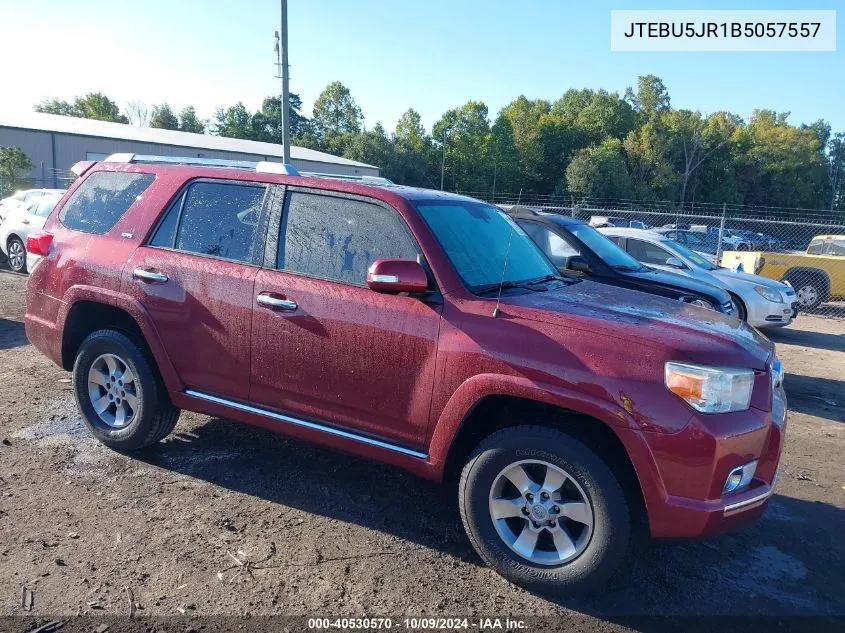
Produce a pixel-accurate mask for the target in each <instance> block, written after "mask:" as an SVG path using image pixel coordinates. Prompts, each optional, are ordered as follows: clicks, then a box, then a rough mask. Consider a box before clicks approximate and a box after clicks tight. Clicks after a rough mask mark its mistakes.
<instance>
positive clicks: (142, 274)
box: [132, 268, 168, 284]
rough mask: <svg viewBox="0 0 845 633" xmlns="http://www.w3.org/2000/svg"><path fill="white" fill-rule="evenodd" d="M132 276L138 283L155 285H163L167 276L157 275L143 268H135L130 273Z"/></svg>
mask: <svg viewBox="0 0 845 633" xmlns="http://www.w3.org/2000/svg"><path fill="white" fill-rule="evenodd" d="M132 276H133V277H134V278H135V279H138V280H139V281H147V282H151V283H156V284H163V283H166V282H167V280H168V277H167V275H165V274H164V273H157V272H155V271H152V270H145V269H144V268H136V269H135V270H133V271H132Z"/></svg>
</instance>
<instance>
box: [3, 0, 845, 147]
mask: <svg viewBox="0 0 845 633" xmlns="http://www.w3.org/2000/svg"><path fill="white" fill-rule="evenodd" d="M840 6H843V5H842V2H841V1H836V0H815V1H814V2H813V3H812V5H811V6H808V5H807V3H806V2H803V1H801V0H792V1H788V0H769V1H766V2H762V1H743V0H734V1H732V2H727V1H719V0H707V1H705V0H699V1H697V2H683V1H674V2H670V1H662V2H661V1H657V0H651V1H649V2H645V1H643V2H632V1H625V0H616V1H615V2H607V1H605V0H591V1H590V2H576V1H574V0H566V1H564V0H544V1H542V2H541V1H530V0H529V1H525V2H520V3H516V2H512V1H505V0H487V1H483V0H414V1H411V0H392V1H389V0H352V1H350V0H347V1H340V0H289V22H290V62H291V90H292V91H293V92H296V93H298V94H299V95H300V96H301V97H302V100H303V102H304V105H305V108H304V110H305V112H306V114H310V110H311V106H312V105H313V102H314V100H315V99H316V97H317V96H318V95H319V93H320V91H321V90H322V89H323V87H325V85H326V84H328V83H329V82H331V81H333V80H339V81H341V82H343V83H344V84H346V85H347V86H349V88H350V89H351V91H352V95H353V96H354V98H355V99H356V100H357V102H358V104H359V105H360V106H361V108H362V109H363V111H364V114H365V116H366V121H367V124H368V125H372V124H374V123H375V122H376V121H377V120H378V121H381V122H382V123H383V124H384V125H385V127H387V128H388V129H392V128H393V127H394V125H395V123H396V119H397V118H398V117H399V115H400V114H401V113H402V112H403V111H405V110H406V109H407V108H408V107H411V106H412V107H414V108H416V109H417V110H418V111H419V112H420V113H421V114H422V117H423V122H424V123H425V124H426V126H428V127H430V126H431V125H432V124H433V123H434V122H435V121H436V120H437V119H438V118H439V116H440V115H441V114H442V113H443V112H444V111H445V110H447V109H449V108H452V107H456V106H459V105H461V104H463V103H465V102H466V101H467V100H470V99H473V100H480V101H484V102H485V103H486V104H487V105H488V107H489V109H490V114H491V118H492V117H493V116H495V114H496V112H497V111H498V110H499V108H501V107H502V106H504V105H506V104H507V103H508V102H509V101H511V100H512V99H514V98H515V97H516V96H518V95H520V94H525V95H526V96H528V97H532V98H533V97H543V98H547V99H551V100H553V99H556V98H557V97H559V96H560V95H561V94H562V93H563V92H564V91H565V90H567V89H569V88H582V87H589V88H604V89H606V90H610V91H619V92H620V93H622V92H624V90H625V88H626V86H629V85H634V84H635V82H636V78H637V76H638V75H642V74H655V75H658V76H660V77H661V78H662V79H663V81H664V82H665V84H666V86H667V87H668V89H669V92H670V94H671V96H672V103H673V105H675V106H676V107H684V108H691V109H699V110H701V111H703V112H712V111H715V110H721V109H727V110H730V111H732V112H736V113H738V114H740V115H742V116H744V117H747V116H748V115H750V113H751V111H752V110H753V109H754V108H761V107H765V108H771V109H774V110H778V111H790V112H792V115H791V117H790V120H791V121H792V122H793V123H810V122H812V121H814V120H816V119H819V118H824V119H827V120H828V121H830V123H831V124H832V125H833V128H834V130H842V131H845V105H844V104H845V54H843V52H842V51H841V43H840V47H839V48H840V50H838V51H837V52H815V53H625V52H615V53H612V52H610V37H609V28H610V10H611V9H672V8H674V9H681V8H689V9H705V8H706V9H766V8H769V9H802V8H813V9H836V8H839V7H840ZM843 13H845V11H840V12H839V15H837V20H838V26H840V27H841V25H842V14H843ZM278 21H279V5H278V2H277V1H276V0H241V1H240V2H237V1H235V0H143V1H142V2H131V3H130V2H114V1H113V0H112V1H109V2H105V1H97V0H73V1H72V2H67V1H66V0H52V1H48V0H26V1H24V0H0V24H2V25H3V28H2V31H3V34H2V37H0V59H1V60H3V61H2V68H3V71H2V76H3V78H2V85H3V91H2V96H0V121H2V115H3V113H8V112H14V111H22V110H28V109H30V108H31V107H32V104H33V103H36V102H38V101H40V100H41V99H42V98H44V97H47V96H55V97H60V98H65V99H69V98H72V97H73V96H74V95H76V94H83V93H85V92H92V91H100V92H105V93H106V94H108V95H109V96H111V97H112V98H113V99H115V100H116V101H117V102H118V104H120V105H121V106H122V105H124V104H125V103H126V102H128V101H133V100H139V101H144V102H147V103H158V102H162V101H168V102H169V103H170V104H171V106H173V107H174V108H176V109H179V108H181V107H183V106H185V105H188V104H193V105H195V106H196V107H197V109H198V111H199V113H200V114H201V115H202V116H210V115H211V114H212V112H213V110H214V108H215V106H218V105H229V104H232V103H234V102H236V101H238V100H241V101H243V102H244V103H245V104H246V105H247V106H248V107H249V108H250V109H256V108H258V107H259V106H260V103H261V99H262V98H263V97H264V96H265V95H268V94H270V93H273V92H276V91H278V90H279V87H278V81H277V80H276V79H274V77H273V75H274V72H275V68H274V66H273V62H274V61H275V58H274V53H273V31H274V30H276V29H277V28H278ZM10 25H13V26H12V27H11V28H10ZM838 30H840V31H841V30H842V29H841V28H840V29H838ZM839 40H840V42H841V38H839Z"/></svg>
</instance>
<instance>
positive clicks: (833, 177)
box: [828, 132, 845, 211]
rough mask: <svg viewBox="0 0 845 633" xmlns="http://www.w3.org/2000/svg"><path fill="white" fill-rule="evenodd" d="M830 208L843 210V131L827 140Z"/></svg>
mask: <svg viewBox="0 0 845 633" xmlns="http://www.w3.org/2000/svg"><path fill="white" fill-rule="evenodd" d="M828 163H829V165H830V166H829V174H830V176H829V179H830V210H831V211H833V210H838V211H845V132H838V133H837V134H836V135H835V136H834V137H833V138H832V139H830V141H829V142H828Z"/></svg>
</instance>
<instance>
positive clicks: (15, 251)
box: [9, 239, 26, 271]
mask: <svg viewBox="0 0 845 633" xmlns="http://www.w3.org/2000/svg"><path fill="white" fill-rule="evenodd" d="M25 264H26V249H25V248H24V245H23V244H22V243H21V242H20V240H16V239H15V240H12V241H11V242H10V243H9V266H10V267H11V269H12V270H15V271H20V270H23V267H24V265H25Z"/></svg>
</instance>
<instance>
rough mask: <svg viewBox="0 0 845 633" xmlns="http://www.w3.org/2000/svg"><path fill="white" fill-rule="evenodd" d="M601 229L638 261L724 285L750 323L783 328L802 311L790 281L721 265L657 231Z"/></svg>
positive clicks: (759, 326) (757, 325) (756, 325)
mask: <svg viewBox="0 0 845 633" xmlns="http://www.w3.org/2000/svg"><path fill="white" fill-rule="evenodd" d="M601 232H602V233H603V234H604V235H606V236H607V237H609V238H611V239H613V240H614V241H615V242H616V243H617V244H618V245H619V247H620V248H623V249H625V251H626V252H627V253H628V254H629V255H630V256H631V257H633V258H634V259H636V260H637V261H638V262H642V263H643V264H646V265H648V266H652V267H654V268H660V269H663V270H667V271H673V272H676V273H678V274H680V275H686V276H689V277H691V278H693V279H698V280H699V281H702V282H705V283H709V284H713V285H715V286H719V287H720V288H723V289H724V290H726V291H727V292H729V293H730V295H731V298H732V299H733V303H734V305H736V306H737V308H738V312H739V313H738V316H739V318H740V319H742V320H743V321H746V322H747V323H748V324H749V325H753V326H754V327H758V328H766V327H783V326H785V325H789V324H790V323H791V322H792V319H793V318H794V317H795V316H796V315H797V314H798V298H797V297H796V295H795V290H793V289H792V287H791V286H789V285H787V284H783V283H779V282H777V281H772V280H771V279H766V278H765V277H760V276H758V275H753V274H749V273H745V272H735V271H733V270H729V269H727V268H721V267H719V266H716V265H715V264H713V263H711V262H710V261H709V260H707V259H705V258H704V257H702V256H701V255H699V254H698V253H696V252H695V251H692V250H690V249H688V248H687V247H686V246H684V245H683V244H678V243H677V242H673V241H672V240H670V239H668V238H666V237H665V236H664V235H661V234H660V233H655V232H654V231H641V230H639V229H617V228H608V229H601Z"/></svg>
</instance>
